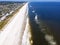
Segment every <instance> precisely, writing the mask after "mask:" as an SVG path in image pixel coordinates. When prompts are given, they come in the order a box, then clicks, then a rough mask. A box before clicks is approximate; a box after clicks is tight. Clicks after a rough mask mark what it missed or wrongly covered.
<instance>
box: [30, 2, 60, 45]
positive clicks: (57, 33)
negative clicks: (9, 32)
mask: <svg viewBox="0 0 60 45" xmlns="http://www.w3.org/2000/svg"><path fill="white" fill-rule="evenodd" d="M36 15H37V17H38V20H39V23H36V21H35V16H36ZM29 19H30V25H31V28H32V30H31V31H32V36H33V37H32V39H33V45H52V44H49V43H48V41H46V39H45V32H42V31H41V29H42V28H44V29H45V30H48V34H50V35H53V37H54V39H55V41H56V43H57V44H56V45H60V2H30V3H29ZM47 28H48V29H47ZM49 31H50V32H49Z"/></svg>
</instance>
